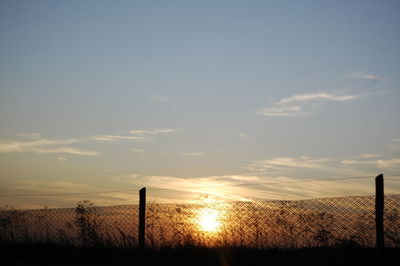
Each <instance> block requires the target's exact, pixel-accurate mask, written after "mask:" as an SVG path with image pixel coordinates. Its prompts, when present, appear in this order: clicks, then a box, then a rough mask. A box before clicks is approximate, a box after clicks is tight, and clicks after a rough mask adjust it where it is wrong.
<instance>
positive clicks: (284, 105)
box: [256, 92, 361, 117]
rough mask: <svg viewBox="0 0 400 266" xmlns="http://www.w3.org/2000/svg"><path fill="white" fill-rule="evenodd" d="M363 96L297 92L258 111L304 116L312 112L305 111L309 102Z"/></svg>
mask: <svg viewBox="0 0 400 266" xmlns="http://www.w3.org/2000/svg"><path fill="white" fill-rule="evenodd" d="M359 97H361V96H360V95H353V94H343V93H329V92H317V93H306V94H295V95H293V96H290V97H287V98H283V99H281V100H279V101H278V102H276V103H273V104H272V105H271V106H269V107H264V108H260V109H258V110H257V111H256V113H257V114H259V115H264V116H275V117H279V116H288V117H302V116H307V115H310V114H312V113H311V112H307V111H304V107H305V104H306V103H308V102H324V101H325V102H326V101H331V102H332V101H333V102H347V101H350V100H354V99H356V98H359Z"/></svg>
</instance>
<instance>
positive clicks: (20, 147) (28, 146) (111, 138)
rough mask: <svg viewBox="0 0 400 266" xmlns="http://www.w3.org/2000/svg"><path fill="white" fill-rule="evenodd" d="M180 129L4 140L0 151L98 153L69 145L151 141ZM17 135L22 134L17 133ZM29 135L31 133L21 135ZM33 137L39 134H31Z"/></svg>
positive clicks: (97, 153)
mask: <svg viewBox="0 0 400 266" xmlns="http://www.w3.org/2000/svg"><path fill="white" fill-rule="evenodd" d="M179 131H181V129H169V128H155V129H152V130H131V131H129V134H128V135H93V136H89V137H86V138H73V139H56V140H51V139H45V138H42V139H35V140H31V141H6V140H3V141H1V142H0V153H10V152H36V153H66V154H74V155H89V156H93V155H99V154H100V152H98V151H87V150H82V149H78V148H75V147H69V145H72V144H75V145H76V144H85V143H93V142H106V143H113V142H118V141H135V142H151V141H154V139H155V136H156V135H160V134H167V133H176V132H179ZM19 136H22V135H21V134H19ZM23 136H24V137H30V136H32V134H27V135H23ZM33 136H34V137H35V138H36V137H39V136H40V135H39V134H35V135H33ZM67 146H68V147H67Z"/></svg>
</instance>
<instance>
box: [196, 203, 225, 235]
mask: <svg viewBox="0 0 400 266" xmlns="http://www.w3.org/2000/svg"><path fill="white" fill-rule="evenodd" d="M218 216H219V214H218V211H217V210H215V209H208V208H205V209H201V210H200V212H199V216H198V221H199V225H200V228H201V230H203V231H205V232H215V231H217V230H218V227H219V225H220V222H219V221H218Z"/></svg>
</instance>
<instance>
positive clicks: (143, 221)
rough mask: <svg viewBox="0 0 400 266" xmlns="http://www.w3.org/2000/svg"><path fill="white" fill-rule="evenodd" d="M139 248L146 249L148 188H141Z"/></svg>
mask: <svg viewBox="0 0 400 266" xmlns="http://www.w3.org/2000/svg"><path fill="white" fill-rule="evenodd" d="M139 198H140V199H139V246H138V247H139V249H144V239H145V237H144V236H145V227H146V188H145V187H144V188H142V189H141V190H139Z"/></svg>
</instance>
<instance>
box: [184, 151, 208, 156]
mask: <svg viewBox="0 0 400 266" xmlns="http://www.w3.org/2000/svg"><path fill="white" fill-rule="evenodd" d="M182 154H183V155H185V156H204V155H206V154H207V153H205V152H182Z"/></svg>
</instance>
